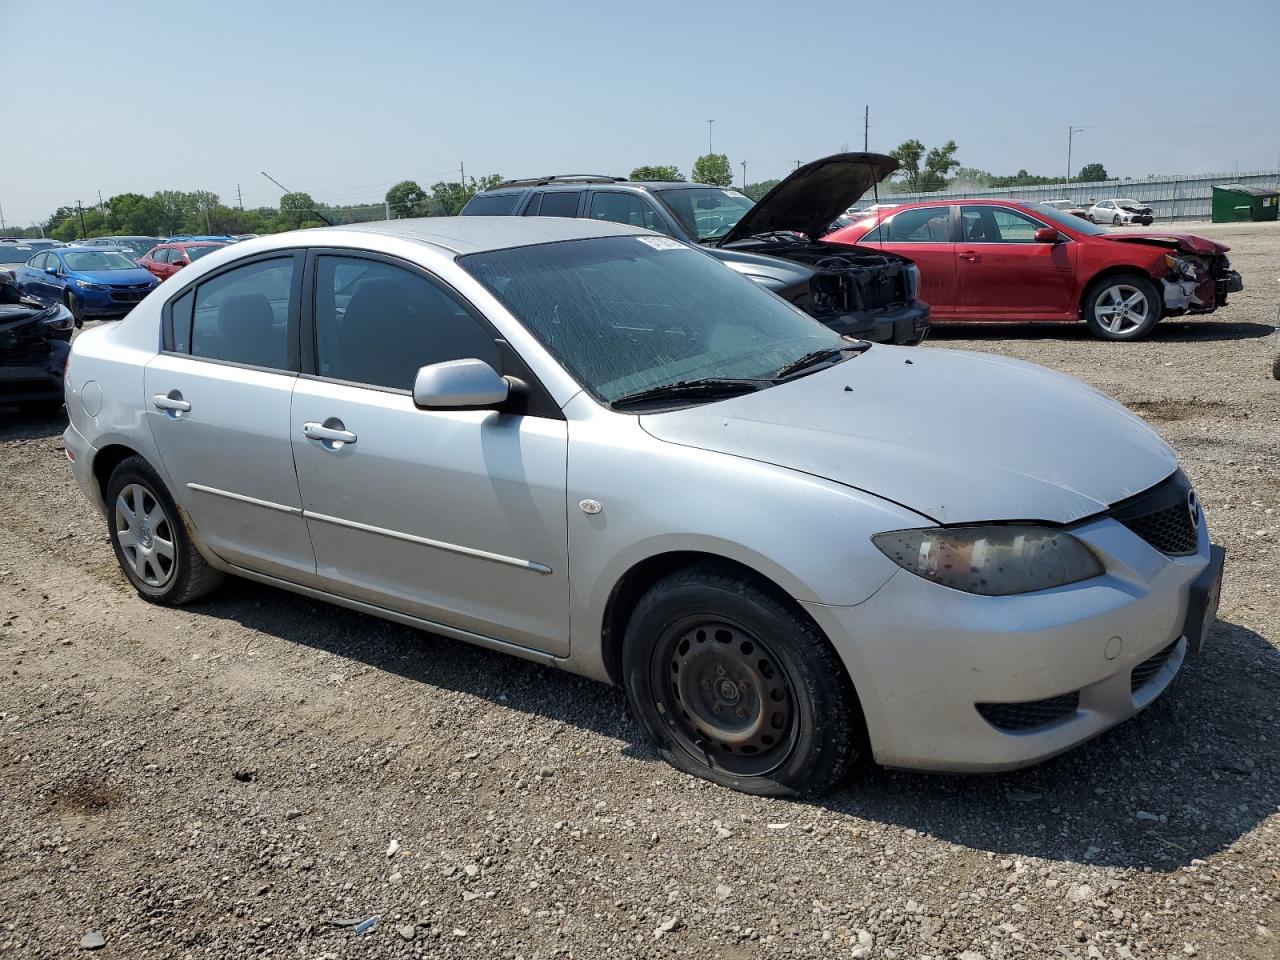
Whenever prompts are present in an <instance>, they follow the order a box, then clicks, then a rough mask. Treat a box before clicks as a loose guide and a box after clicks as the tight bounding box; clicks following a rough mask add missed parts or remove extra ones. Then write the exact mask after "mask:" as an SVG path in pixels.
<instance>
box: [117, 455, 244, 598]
mask: <svg viewBox="0 0 1280 960" xmlns="http://www.w3.org/2000/svg"><path fill="white" fill-rule="evenodd" d="M105 499H106V503H107V530H108V532H109V533H110V535H111V548H112V549H113V550H114V551H115V554H116V560H117V561H119V563H120V569H122V570H123V571H124V573H125V576H126V577H128V578H129V582H130V583H131V584H133V587H134V589H135V590H137V591H138V596H140V597H142V599H143V600H147V601H149V602H151V603H158V604H161V605H162V606H177V605H179V604H183V603H189V602H191V601H192V600H198V599H199V598H200V597H203V596H205V595H206V594H208V593H210V592H212V591H213V590H214V589H216V588H217V587H218V585H219V584H221V583H222V580H223V574H222V572H221V571H220V570H217V569H215V568H214V567H212V566H210V565H209V562H208V561H207V560H205V558H204V557H202V556H201V555H200V551H198V550H197V549H196V547H195V544H194V543H192V542H191V537H190V536H189V535H188V533H187V528H186V526H185V525H184V523H183V519H182V514H181V513H180V512H179V511H178V507H177V505H176V504H175V503H174V502H173V498H172V497H171V496H169V491H168V490H167V489H165V485H164V482H163V481H162V480H161V479H160V477H159V475H157V474H156V472H155V470H154V469H152V467H151V464H149V463H147V461H146V460H144V459H143V458H142V457H139V456H132V457H128V458H126V459H124V460H122V461H121V462H120V464H119V465H118V466H117V467H116V468H115V470H114V471H112V473H111V479H110V480H109V481H108V482H107V489H106V497H105Z"/></svg>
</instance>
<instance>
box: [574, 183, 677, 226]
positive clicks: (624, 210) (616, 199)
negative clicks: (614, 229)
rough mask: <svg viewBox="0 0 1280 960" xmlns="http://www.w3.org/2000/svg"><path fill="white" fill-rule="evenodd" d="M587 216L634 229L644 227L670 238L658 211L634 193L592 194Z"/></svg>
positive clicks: (602, 192) (607, 192)
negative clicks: (622, 224) (623, 224)
mask: <svg viewBox="0 0 1280 960" xmlns="http://www.w3.org/2000/svg"><path fill="white" fill-rule="evenodd" d="M587 216H589V217H590V218H591V219H592V220H609V221H610V222H612V223H625V224H627V225H628V226H632V227H644V228H646V229H648V230H657V231H659V232H660V233H665V234H667V235H668V236H670V234H671V231H670V230H669V229H667V225H666V224H665V223H664V222H663V220H662V218H661V217H659V216H658V211H656V210H654V209H653V207H652V206H650V205H649V202H648V201H647V200H645V199H644V198H643V197H637V196H636V195H635V194H634V193H615V192H612V191H598V192H596V193H593V194H591V206H590V209H589V210H588V211H587Z"/></svg>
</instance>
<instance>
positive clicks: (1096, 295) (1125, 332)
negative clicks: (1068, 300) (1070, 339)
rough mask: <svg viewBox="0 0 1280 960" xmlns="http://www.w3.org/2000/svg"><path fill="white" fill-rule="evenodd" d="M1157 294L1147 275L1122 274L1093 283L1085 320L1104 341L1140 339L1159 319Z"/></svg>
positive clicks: (1086, 300)
mask: <svg viewBox="0 0 1280 960" xmlns="http://www.w3.org/2000/svg"><path fill="white" fill-rule="evenodd" d="M1161 309H1162V307H1161V302H1160V293H1159V291H1158V290H1156V285H1155V284H1154V283H1152V282H1151V281H1150V280H1149V279H1148V278H1147V277H1144V276H1141V275H1139V274H1136V273H1123V274H1118V275H1116V276H1112V277H1107V278H1105V279H1103V280H1099V281H1098V282H1097V283H1095V284H1093V286H1091V287H1090V288H1089V290H1088V292H1087V293H1085V296H1084V320H1085V323H1087V324H1088V325H1089V329H1090V330H1092V331H1093V334H1094V336H1096V337H1101V338H1102V339H1103V340H1141V339H1142V338H1143V337H1145V336H1147V334H1149V333H1150V332H1151V330H1152V328H1153V327H1154V326H1155V325H1156V324H1157V323H1159V322H1160V311H1161Z"/></svg>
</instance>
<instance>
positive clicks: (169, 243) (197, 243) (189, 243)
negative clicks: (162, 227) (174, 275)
mask: <svg viewBox="0 0 1280 960" xmlns="http://www.w3.org/2000/svg"><path fill="white" fill-rule="evenodd" d="M156 246H157V247H229V246H231V244H229V243H227V241H225V240H164V241H161V242H160V243H157V244H156Z"/></svg>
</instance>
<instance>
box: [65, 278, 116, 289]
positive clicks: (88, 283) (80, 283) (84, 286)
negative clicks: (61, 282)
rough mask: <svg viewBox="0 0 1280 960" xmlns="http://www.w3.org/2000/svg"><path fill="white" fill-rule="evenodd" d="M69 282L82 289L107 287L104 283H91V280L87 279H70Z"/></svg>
mask: <svg viewBox="0 0 1280 960" xmlns="http://www.w3.org/2000/svg"><path fill="white" fill-rule="evenodd" d="M71 282H72V283H74V284H75V285H76V286H77V287H80V288H81V289H82V290H106V289H108V287H107V285H106V284H105V283H93V282H92V281H89V280H72V281H71Z"/></svg>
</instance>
